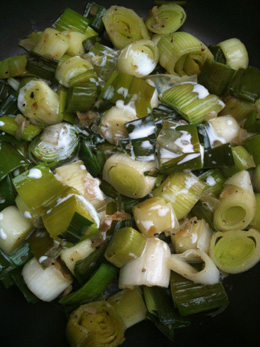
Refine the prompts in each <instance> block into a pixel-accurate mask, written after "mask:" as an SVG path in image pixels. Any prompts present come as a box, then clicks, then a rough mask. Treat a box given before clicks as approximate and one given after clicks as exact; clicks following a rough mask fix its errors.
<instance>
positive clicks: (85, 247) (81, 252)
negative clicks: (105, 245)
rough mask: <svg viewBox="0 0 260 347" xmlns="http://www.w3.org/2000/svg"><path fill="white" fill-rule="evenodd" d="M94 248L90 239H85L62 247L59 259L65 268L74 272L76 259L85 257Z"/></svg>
mask: <svg viewBox="0 0 260 347" xmlns="http://www.w3.org/2000/svg"><path fill="white" fill-rule="evenodd" d="M94 251H95V248H93V247H92V242H91V240H90V239H86V240H84V241H82V242H79V243H77V244H76V245H75V246H73V247H70V248H66V249H63V250H62V251H61V255H60V257H61V259H62V260H63V261H64V263H65V264H66V266H67V268H68V269H69V270H70V271H71V272H72V273H73V274H74V267H75V264H76V262H77V261H78V260H82V259H84V258H87V257H88V256H89V255H90V254H91V253H92V252H94Z"/></svg>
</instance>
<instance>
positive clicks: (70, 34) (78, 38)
mask: <svg viewBox="0 0 260 347" xmlns="http://www.w3.org/2000/svg"><path fill="white" fill-rule="evenodd" d="M62 34H63V35H64V36H65V37H66V38H67V40H68V44H69V45H68V49H67V51H66V54H69V55H71V56H74V55H78V56H82V55H83V54H84V53H85V51H84V48H83V45H82V42H83V41H84V40H86V39H87V38H88V36H87V35H85V34H82V33H80V32H78V31H73V30H67V31H63V32H62Z"/></svg>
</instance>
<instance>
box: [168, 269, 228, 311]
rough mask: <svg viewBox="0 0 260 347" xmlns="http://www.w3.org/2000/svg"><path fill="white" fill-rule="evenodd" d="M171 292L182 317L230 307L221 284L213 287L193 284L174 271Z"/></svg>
mask: <svg viewBox="0 0 260 347" xmlns="http://www.w3.org/2000/svg"><path fill="white" fill-rule="evenodd" d="M171 292H172V297H173V301H174V303H175V305H176V307H177V308H178V310H179V312H180V314H181V315H182V316H188V315H191V314H195V313H198V312H203V311H208V310H213V309H216V308H220V307H226V306H227V305H228V297H227V294H226V292H225V289H224V287H223V285H222V283H221V282H219V283H217V284H213V285H205V284H200V283H193V282H192V281H190V280H188V279H186V278H184V277H182V276H181V275H179V274H177V273H176V272H173V271H172V273H171Z"/></svg>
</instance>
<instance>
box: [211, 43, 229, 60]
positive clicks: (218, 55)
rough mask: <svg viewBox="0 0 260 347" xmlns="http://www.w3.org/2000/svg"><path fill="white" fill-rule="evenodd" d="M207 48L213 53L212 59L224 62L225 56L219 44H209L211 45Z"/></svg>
mask: <svg viewBox="0 0 260 347" xmlns="http://www.w3.org/2000/svg"><path fill="white" fill-rule="evenodd" d="M209 50H210V51H211V53H212V54H213V56H214V60H215V61H216V62H217V63H220V64H226V57H225V55H224V53H223V51H222V49H221V48H220V47H219V46H211V45H209Z"/></svg>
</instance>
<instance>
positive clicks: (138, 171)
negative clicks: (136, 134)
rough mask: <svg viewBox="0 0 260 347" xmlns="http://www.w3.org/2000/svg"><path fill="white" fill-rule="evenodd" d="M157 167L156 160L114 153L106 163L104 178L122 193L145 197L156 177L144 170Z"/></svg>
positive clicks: (129, 195)
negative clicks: (145, 159) (135, 158)
mask: <svg viewBox="0 0 260 347" xmlns="http://www.w3.org/2000/svg"><path fill="white" fill-rule="evenodd" d="M154 167H155V162H149V161H145V162H143V161H136V160H133V159H132V158H131V157H129V156H128V155H125V154H121V153H120V154H113V155H112V156H111V157H109V158H108V159H107V161H106V163H105V165H104V169H103V178H104V180H105V181H107V182H108V183H110V184H111V185H112V186H113V187H114V188H115V189H116V190H117V191H118V192H119V193H120V194H123V195H125V196H128V197H133V198H143V197H144V196H146V195H147V194H149V193H150V192H151V190H152V189H153V186H154V183H155V180H156V178H155V177H149V176H145V175H144V172H145V171H149V170H150V169H152V168H154Z"/></svg>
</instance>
